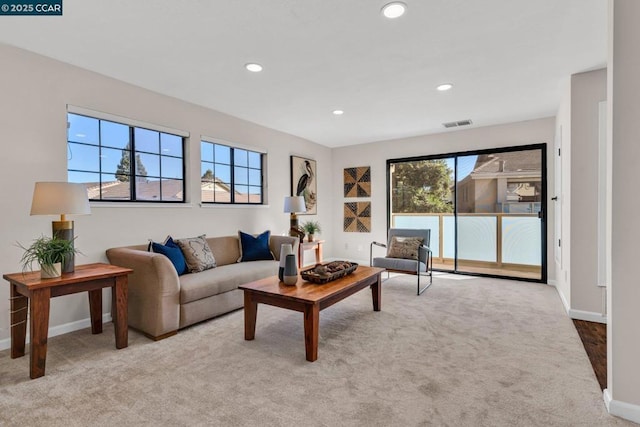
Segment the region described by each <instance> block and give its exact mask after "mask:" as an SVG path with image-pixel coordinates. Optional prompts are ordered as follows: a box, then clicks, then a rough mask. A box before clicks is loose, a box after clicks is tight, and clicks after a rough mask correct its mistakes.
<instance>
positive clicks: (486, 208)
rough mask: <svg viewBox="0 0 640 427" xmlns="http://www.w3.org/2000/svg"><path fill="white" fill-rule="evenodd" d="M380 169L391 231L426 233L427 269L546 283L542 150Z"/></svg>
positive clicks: (395, 163) (414, 161) (400, 162)
mask: <svg viewBox="0 0 640 427" xmlns="http://www.w3.org/2000/svg"><path fill="white" fill-rule="evenodd" d="M387 163H388V166H389V188H390V192H389V193H390V196H389V223H390V226H391V227H398V228H402V227H406V228H429V229H431V242H430V244H431V248H432V250H433V252H434V268H436V269H440V270H445V271H454V272H460V273H471V274H483V275H490V276H504V277H511V278H521V279H525V280H536V281H546V273H545V264H546V257H545V254H546V251H545V248H544V243H545V239H544V233H545V223H544V211H545V207H546V205H545V198H544V193H545V191H546V183H545V170H546V169H545V145H544V144H540V145H535V146H527V147H513V148H507V149H499V150H498V149H496V150H482V151H477V152H472V153H454V154H450V155H443V156H429V157H424V158H411V159H395V160H389V161H388V162H387Z"/></svg>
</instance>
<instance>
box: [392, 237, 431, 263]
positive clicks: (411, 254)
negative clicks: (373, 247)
mask: <svg viewBox="0 0 640 427" xmlns="http://www.w3.org/2000/svg"><path fill="white" fill-rule="evenodd" d="M423 241H424V239H423V238H422V237H402V236H393V237H391V242H390V244H389V251H388V252H387V257H388V258H404V259H412V260H417V259H418V248H419V247H420V245H421V244H422V242H423Z"/></svg>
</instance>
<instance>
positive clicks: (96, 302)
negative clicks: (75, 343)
mask: <svg viewBox="0 0 640 427" xmlns="http://www.w3.org/2000/svg"><path fill="white" fill-rule="evenodd" d="M132 272H133V270H131V269H129V268H123V267H118V266H115V265H110V264H101V263H97V264H86V265H77V266H76V268H75V271H74V272H72V273H65V274H63V275H62V277H58V278H54V279H41V278H40V272H39V271H34V272H29V273H13V274H5V275H3V276H2V277H3V278H4V279H5V280H7V281H8V282H9V284H10V285H11V358H12V359H15V358H17V357H22V356H24V353H25V351H24V350H25V338H26V333H27V308H28V309H29V318H30V321H29V324H30V328H29V332H30V337H31V344H30V346H31V351H30V353H31V354H30V357H31V362H30V367H29V374H30V376H31V378H38V377H41V376H43V375H44V370H45V364H46V360H47V337H48V333H49V305H50V300H51V298H53V297H58V296H61V295H69V294H75V293H78V292H85V291H86V292H88V293H89V311H90V312H91V332H92V333H94V334H99V333H101V332H102V288H109V287H110V288H112V290H111V295H112V312H113V316H114V319H113V323H114V329H115V335H116V348H125V347H127V345H128V329H127V283H128V282H127V275H128V274H130V273H132Z"/></svg>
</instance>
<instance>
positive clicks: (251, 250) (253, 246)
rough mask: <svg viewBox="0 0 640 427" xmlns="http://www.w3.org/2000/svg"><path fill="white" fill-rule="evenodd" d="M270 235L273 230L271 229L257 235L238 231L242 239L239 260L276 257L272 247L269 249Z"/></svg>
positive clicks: (258, 259) (259, 259)
mask: <svg viewBox="0 0 640 427" xmlns="http://www.w3.org/2000/svg"><path fill="white" fill-rule="evenodd" d="M270 236H271V232H270V231H269V230H267V231H265V232H264V233H262V234H259V235H257V236H252V235H251V234H247V233H243V232H242V231H238V238H239V239H240V259H238V262H245V261H263V260H272V259H275V257H274V256H273V254H272V253H271V249H269V237H270Z"/></svg>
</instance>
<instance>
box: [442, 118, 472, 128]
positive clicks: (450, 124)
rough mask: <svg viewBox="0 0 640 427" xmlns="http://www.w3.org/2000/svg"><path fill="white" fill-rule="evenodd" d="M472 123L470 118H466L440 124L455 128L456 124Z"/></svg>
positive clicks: (465, 124) (466, 124) (467, 124)
mask: <svg viewBox="0 0 640 427" xmlns="http://www.w3.org/2000/svg"><path fill="white" fill-rule="evenodd" d="M472 123H473V122H472V121H471V119H467V120H458V121H457V122H448V123H443V124H442V125H443V126H444V127H446V128H457V127H458V126H469V125H470V124H472Z"/></svg>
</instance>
